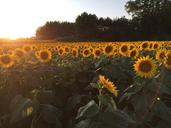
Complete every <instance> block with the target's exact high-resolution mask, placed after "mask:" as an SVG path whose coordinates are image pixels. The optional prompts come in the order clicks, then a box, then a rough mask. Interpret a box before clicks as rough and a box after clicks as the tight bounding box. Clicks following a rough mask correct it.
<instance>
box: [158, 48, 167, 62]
mask: <svg viewBox="0 0 171 128" xmlns="http://www.w3.org/2000/svg"><path fill="white" fill-rule="evenodd" d="M165 57H166V50H165V49H161V50H159V51H157V52H156V60H158V61H163V60H164V58H165Z"/></svg>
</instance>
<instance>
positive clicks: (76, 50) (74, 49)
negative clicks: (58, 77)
mask: <svg viewBox="0 0 171 128" xmlns="http://www.w3.org/2000/svg"><path fill="white" fill-rule="evenodd" d="M71 53H72V56H73V57H78V54H79V53H78V49H76V48H73V49H72V52H71Z"/></svg>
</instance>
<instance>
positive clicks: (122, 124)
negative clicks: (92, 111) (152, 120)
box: [99, 110, 135, 128]
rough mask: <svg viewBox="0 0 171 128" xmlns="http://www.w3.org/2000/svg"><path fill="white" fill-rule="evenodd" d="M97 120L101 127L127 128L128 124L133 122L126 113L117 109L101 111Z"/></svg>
mask: <svg viewBox="0 0 171 128" xmlns="http://www.w3.org/2000/svg"><path fill="white" fill-rule="evenodd" d="M99 122H101V123H102V124H103V126H104V127H103V128H127V127H128V126H129V124H131V123H132V124H133V123H135V122H134V121H133V120H132V119H131V118H130V117H129V116H128V115H127V114H126V113H124V112H122V111H118V110H116V111H113V112H104V113H101V114H100V117H99Z"/></svg>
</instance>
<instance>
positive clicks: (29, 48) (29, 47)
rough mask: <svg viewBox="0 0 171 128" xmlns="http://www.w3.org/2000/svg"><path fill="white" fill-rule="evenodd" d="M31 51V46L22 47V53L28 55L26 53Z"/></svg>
mask: <svg viewBox="0 0 171 128" xmlns="http://www.w3.org/2000/svg"><path fill="white" fill-rule="evenodd" d="M32 49H33V47H32V46H31V45H24V46H23V50H24V52H26V53H28V52H31V51H32Z"/></svg>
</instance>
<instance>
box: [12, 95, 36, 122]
mask: <svg viewBox="0 0 171 128" xmlns="http://www.w3.org/2000/svg"><path fill="white" fill-rule="evenodd" d="M38 106H39V104H38V102H36V101H32V100H31V99H28V98H24V97H22V96H21V95H17V96H16V97H15V98H14V99H13V100H12V101H11V104H10V111H11V117H10V123H11V124H13V123H16V122H18V121H20V120H22V119H24V118H26V117H28V116H30V115H32V114H34V113H35V112H36V111H37V110H38Z"/></svg>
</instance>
